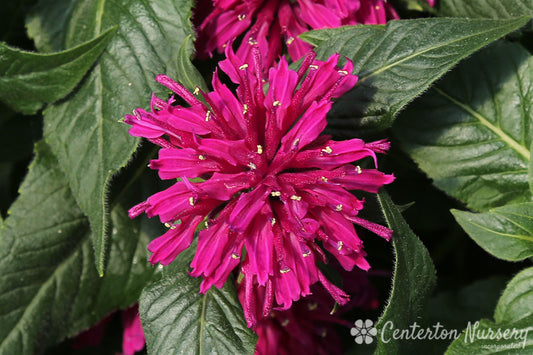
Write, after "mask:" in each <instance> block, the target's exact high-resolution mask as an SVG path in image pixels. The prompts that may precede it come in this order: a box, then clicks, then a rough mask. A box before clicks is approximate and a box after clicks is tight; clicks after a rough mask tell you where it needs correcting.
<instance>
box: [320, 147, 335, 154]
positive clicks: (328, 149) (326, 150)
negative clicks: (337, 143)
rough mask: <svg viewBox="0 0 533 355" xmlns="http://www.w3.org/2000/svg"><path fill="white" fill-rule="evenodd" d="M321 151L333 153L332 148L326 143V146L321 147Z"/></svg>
mask: <svg viewBox="0 0 533 355" xmlns="http://www.w3.org/2000/svg"><path fill="white" fill-rule="evenodd" d="M322 152H324V153H326V154H331V153H333V149H331V147H330V146H329V145H328V146H327V147H326V148H324V149H322Z"/></svg>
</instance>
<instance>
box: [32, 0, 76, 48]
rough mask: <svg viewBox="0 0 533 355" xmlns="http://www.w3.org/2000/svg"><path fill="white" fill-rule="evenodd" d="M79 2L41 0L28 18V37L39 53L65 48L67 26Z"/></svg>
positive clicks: (74, 0)
mask: <svg viewBox="0 0 533 355" xmlns="http://www.w3.org/2000/svg"><path fill="white" fill-rule="evenodd" d="M78 1H79V0H60V1H58V0H39V2H38V3H37V5H35V6H34V8H33V9H31V11H30V12H29V13H28V15H27V17H26V28H27V29H28V35H29V37H30V38H32V39H33V42H34V43H35V47H36V48H37V49H38V50H39V52H56V51H60V50H62V49H64V48H65V37H66V35H67V31H66V29H67V26H68V23H69V20H70V18H71V16H72V11H73V9H74V5H75V4H76V3H77V2H78Z"/></svg>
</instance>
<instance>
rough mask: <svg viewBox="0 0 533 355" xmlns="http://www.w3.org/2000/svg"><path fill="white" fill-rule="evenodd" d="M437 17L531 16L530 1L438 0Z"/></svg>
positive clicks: (532, 14)
mask: <svg viewBox="0 0 533 355" xmlns="http://www.w3.org/2000/svg"><path fill="white" fill-rule="evenodd" d="M439 6H440V10H439V15H441V16H448V17H469V18H492V19H505V18H513V17H520V16H525V15H527V16H530V17H531V16H533V1H531V0H468V1H464V0H439Z"/></svg>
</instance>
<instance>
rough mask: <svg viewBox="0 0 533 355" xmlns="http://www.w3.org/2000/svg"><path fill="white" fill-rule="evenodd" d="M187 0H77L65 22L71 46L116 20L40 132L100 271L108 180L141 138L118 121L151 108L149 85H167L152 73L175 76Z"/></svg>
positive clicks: (49, 111) (188, 5)
mask: <svg viewBox="0 0 533 355" xmlns="http://www.w3.org/2000/svg"><path fill="white" fill-rule="evenodd" d="M52 5H53V4H52ZM52 5H50V6H52ZM191 5H192V2H191V1H190V0H178V1H171V0H161V1H151V2H146V1H141V0H134V1H130V0H120V1H113V2H112V1H81V0H79V1H77V2H76V4H75V5H74V6H73V9H72V15H71V19H70V21H68V26H67V28H66V29H65V31H66V32H67V36H66V37H65V43H66V47H67V48H68V47H71V46H73V45H76V44H77V43H80V42H83V41H85V40H86V38H87V37H90V36H93V35H95V34H98V33H100V32H102V31H103V30H105V29H107V28H109V27H113V26H116V25H118V30H117V33H116V34H115V36H114V37H113V40H112V41H111V42H110V44H109V45H108V47H107V48H106V50H105V51H104V53H103V54H102V55H101V57H100V60H99V61H98V64H97V65H96V66H95V67H94V68H93V70H92V71H91V72H90V73H89V75H88V77H87V78H86V79H85V80H84V82H83V85H82V86H81V87H80V89H79V90H78V91H77V92H76V93H75V95H73V96H71V97H69V100H67V101H65V102H62V103H60V104H58V105H54V106H52V107H50V108H48V109H47V110H46V111H45V128H44V134H45V138H46V140H47V142H49V143H50V146H51V148H52V151H53V152H54V154H55V155H56V156H57V157H58V160H59V164H60V166H61V168H62V169H63V171H64V172H65V174H66V176H67V179H68V181H69V184H70V187H71V189H72V192H73V195H74V197H75V199H76V201H77V203H78V205H79V206H80V208H81V209H82V211H83V212H84V213H85V214H86V215H87V216H88V217H89V221H90V224H91V229H92V232H93V234H92V236H93V244H94V252H95V260H96V266H97V269H98V272H99V273H100V274H103V272H104V257H105V240H106V237H107V236H108V235H109V231H110V228H109V207H108V205H107V202H106V195H107V191H108V185H109V181H110V180H111V176H112V175H113V174H114V173H115V172H116V171H117V170H118V169H120V168H121V167H123V166H124V165H125V164H126V163H127V162H128V160H129V159H130V157H131V155H132V154H133V152H134V151H135V149H136V147H137V143H138V139H135V138H133V137H131V136H130V135H128V133H127V127H126V126H125V125H121V124H119V123H117V121H118V120H119V119H120V118H122V117H123V116H124V115H125V114H127V113H130V112H131V111H132V110H133V109H135V108H137V107H148V106H149V101H150V94H151V92H152V91H154V90H159V91H163V92H167V91H166V90H162V86H160V85H158V84H157V83H156V82H155V80H154V78H155V76H156V75H157V74H161V73H165V74H167V75H169V76H171V77H175V76H176V69H177V65H176V53H177V51H178V48H179V47H180V46H181V44H182V42H183V41H184V40H185V38H186V36H187V35H190V34H192V28H191V25H190V23H189V20H188V19H189V17H190V8H191ZM57 6H59V7H61V6H60V5H57ZM50 11H51V10H48V11H46V12H43V14H41V16H44V15H47V14H49V13H50ZM33 21H35V22H39V21H41V22H45V23H46V22H47V21H49V19H44V18H43V17H38V15H36V17H34V20H33ZM42 28H43V29H46V28H49V27H42ZM43 36H44V35H43ZM43 38H49V37H47V36H44V37H43Z"/></svg>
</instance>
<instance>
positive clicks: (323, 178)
mask: <svg viewBox="0 0 533 355" xmlns="http://www.w3.org/2000/svg"><path fill="white" fill-rule="evenodd" d="M320 180H322V181H324V182H328V178H327V177H325V176H322V177H321V178H320Z"/></svg>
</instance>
